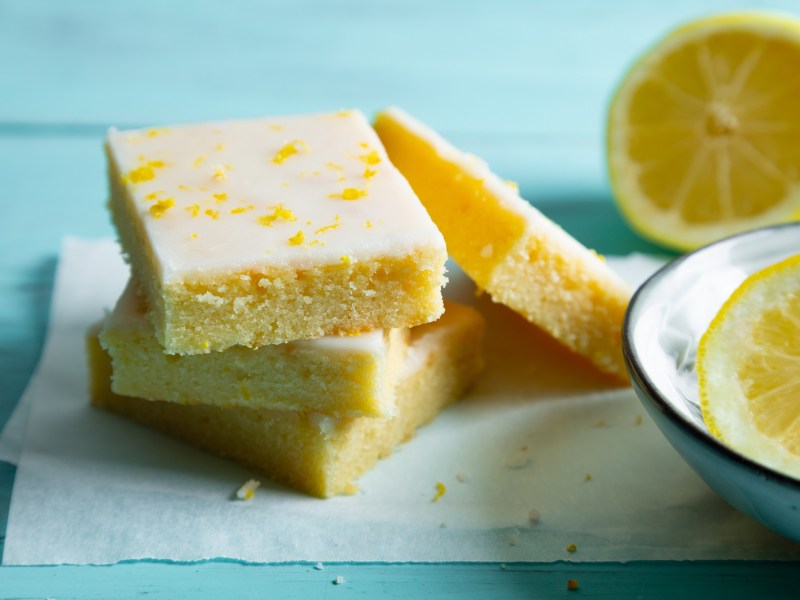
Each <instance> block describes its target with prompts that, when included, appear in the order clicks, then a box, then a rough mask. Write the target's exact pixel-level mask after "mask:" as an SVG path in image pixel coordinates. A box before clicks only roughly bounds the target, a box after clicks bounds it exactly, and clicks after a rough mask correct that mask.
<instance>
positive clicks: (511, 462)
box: [2, 239, 800, 564]
mask: <svg viewBox="0 0 800 600" xmlns="http://www.w3.org/2000/svg"><path fill="white" fill-rule="evenodd" d="M610 262H611V264H612V265H613V266H615V268H617V269H619V270H620V271H621V272H622V273H623V274H624V275H625V276H627V277H628V278H629V279H631V280H633V281H637V282H638V281H639V280H641V279H642V278H643V277H644V276H646V274H648V273H649V272H651V271H652V270H653V269H654V268H655V267H656V266H657V265H658V264H659V261H657V260H653V259H649V258H646V257H630V258H627V259H619V260H611V261H610ZM126 279H127V269H126V267H125V266H124V265H123V263H122V261H121V260H120V258H119V256H118V251H117V248H116V246H115V245H114V244H113V243H112V242H110V241H108V240H100V241H86V240H78V239H67V240H66V241H65V243H64V247H63V251H62V256H61V262H60V265H59V269H58V273H57V278H56V285H55V291H54V300H53V308H52V316H51V320H50V325H49V332H48V340H47V344H46V348H45V352H44V355H43V358H42V363H41V365H40V368H39V369H38V370H37V372H36V375H35V376H34V379H33V380H32V382H31V385H30V386H29V388H28V390H27V392H26V395H25V397H24V399H23V401H22V402H21V404H20V413H19V414H18V415H17V416H16V417H15V419H14V420H12V422H11V424H10V426H9V427H10V433H9V432H6V433H7V435H5V436H4V442H3V444H2V447H3V448H4V450H3V452H4V456H7V457H10V458H14V457H15V455H16V453H17V452H18V450H19V442H20V440H21V442H22V448H21V453H20V455H19V464H18V470H17V475H16V481H15V484H14V490H13V495H12V502H11V511H10V516H9V521H8V527H7V538H6V542H5V553H4V556H3V562H4V564H62V563H69V564H86V563H90V564H108V563H114V562H117V561H121V560H131V559H165V560H175V561H198V560H204V559H212V558H227V559H237V560H243V561H250V562H283V561H370V562H374V561H420V562H426V561H437V562H438V561H499V562H510V561H555V560H581V561H627V560H652V559H798V558H800V546H799V545H797V544H795V543H793V542H790V541H788V540H784V539H783V538H780V537H779V536H777V535H775V534H773V533H771V532H770V531H768V530H766V529H765V528H763V527H761V526H760V525H758V524H756V523H754V522H753V521H751V520H749V519H748V518H747V517H745V516H743V515H742V514H740V513H738V512H737V511H735V510H734V509H732V508H730V507H729V506H728V505H727V504H725V503H724V502H723V501H722V500H720V499H719V498H718V497H717V496H716V495H715V494H714V493H713V492H711V491H710V490H709V489H708V488H707V487H706V486H705V484H704V483H703V482H702V481H701V480H700V479H699V478H698V477H697V476H696V475H695V474H694V473H693V472H692V471H691V470H690V469H689V468H688V467H687V466H686V465H685V464H684V463H683V461H682V460H681V459H680V458H679V457H678V455H677V454H676V453H675V452H674V451H673V450H672V448H671V447H670V446H669V445H668V444H667V443H666V441H665V440H664V439H663V437H662V436H661V434H660V432H659V431H658V430H657V429H656V427H655V426H654V425H653V423H652V422H651V421H650V420H649V419H648V417H647V415H646V414H645V412H644V410H643V408H642V407H641V406H640V405H639V403H638V400H637V399H636V398H635V397H634V395H633V392H632V391H630V390H629V389H617V388H615V387H614V384H613V382H611V381H610V380H609V379H607V378H605V377H604V376H602V375H599V374H598V373H596V372H595V371H594V370H593V369H592V368H591V367H590V366H589V365H588V364H586V363H585V362H583V361H582V360H580V359H577V358H575V357H573V356H571V355H570V354H569V353H568V352H567V351H565V350H564V349H563V348H561V347H560V346H558V345H557V344H556V343H554V342H552V341H551V340H550V339H548V338H547V337H546V336H544V335H543V334H542V333H540V332H539V331H537V330H536V329H535V328H533V327H531V326H529V325H527V324H526V323H525V322H524V321H523V320H522V319H521V318H519V317H518V316H516V315H514V314H513V313H511V312H510V311H508V310H507V309H504V308H503V307H499V306H496V305H493V304H492V303H491V302H490V301H489V300H488V299H487V298H485V297H484V298H479V299H476V298H475V297H474V294H473V288H472V286H471V284H470V283H469V282H468V281H467V280H466V279H465V278H464V277H463V276H460V275H458V274H457V273H456V274H451V284H450V285H449V286H448V295H450V296H451V297H454V299H461V300H465V299H466V300H469V301H471V302H473V303H474V304H476V305H477V306H478V307H479V308H480V310H482V311H483V312H484V314H485V316H486V317H487V321H488V325H489V327H488V336H487V340H486V355H487V359H488V366H487V370H486V372H485V373H484V375H483V376H482V378H481V379H480V381H479V382H478V383H477V385H476V386H475V388H474V389H473V390H472V391H471V393H470V394H469V395H468V397H467V398H465V399H464V401H463V402H462V403H461V404H459V405H457V406H455V407H453V408H452V409H450V410H448V411H446V412H445V413H444V414H442V415H441V416H440V417H439V418H438V419H437V420H436V421H435V422H434V423H433V424H431V425H430V426H428V427H425V428H423V429H421V430H420V432H419V433H418V435H417V436H416V437H415V438H414V439H413V440H412V441H411V442H409V443H408V444H405V445H404V446H402V447H401V448H400V449H399V450H398V451H397V452H396V453H395V455H393V456H392V457H391V458H389V459H387V460H385V461H382V462H381V463H380V464H379V465H378V466H377V467H376V468H374V469H373V470H372V471H371V472H369V473H368V474H367V475H365V476H364V477H363V478H362V479H361V481H360V488H361V489H360V492H359V493H358V494H357V495H355V496H352V497H341V498H334V499H330V500H317V499H312V498H308V497H306V496H303V495H301V494H298V493H296V492H294V491H292V490H290V489H288V488H284V487H281V486H278V485H275V484H271V483H269V482H268V481H266V480H264V479H263V478H261V480H262V486H261V487H260V488H259V489H258V491H257V493H256V496H255V499H254V500H252V501H249V502H241V501H236V500H235V499H234V496H235V492H236V490H237V489H238V488H239V486H240V485H241V484H242V483H244V482H245V481H246V480H248V479H250V478H251V477H255V478H259V477H258V475H256V474H254V473H251V472H249V471H247V470H245V469H243V468H240V467H238V466H236V465H235V464H233V463H230V462H227V461H223V460H220V459H217V458H215V457H213V456H210V455H208V454H205V453H202V452H200V451H197V450H194V449H193V448H191V447H188V446H186V445H183V444H181V443H179V442H175V441H173V440H170V439H168V438H166V437H163V436H161V435H160V434H157V433H155V432H151V431H149V430H147V429H144V428H142V427H140V426H138V425H135V424H133V423H129V422H127V421H125V420H123V419H121V418H119V417H116V416H114V415H110V414H105V413H103V412H101V411H98V410H96V409H93V408H91V407H90V406H89V405H88V400H87V394H86V391H85V390H86V367H85V361H84V351H83V337H84V331H85V329H86V327H87V326H88V325H89V324H90V323H91V322H93V321H95V320H97V319H98V318H99V317H100V316H101V315H102V314H103V311H104V309H108V308H110V307H111V306H112V305H113V303H114V301H115V300H116V297H117V295H118V294H119V293H120V291H121V290H122V287H123V285H124V283H125V280H126ZM25 411H29V414H28V418H27V426H25V418H24V412H25ZM23 431H24V436H23V435H22V432H23ZM15 440H16V442H15ZM438 482H441V483H443V484H444V485H445V486H446V492H445V494H444V496H442V497H441V498H440V499H439V500H438V501H437V502H433V501H432V500H433V498H434V495H435V493H436V484H437V483H438ZM531 517H533V518H531ZM569 544H575V545H576V548H577V549H576V551H575V552H574V553H569V552H567V550H566V547H567V545H569Z"/></svg>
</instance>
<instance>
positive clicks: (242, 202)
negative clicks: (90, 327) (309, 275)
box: [108, 111, 445, 281]
mask: <svg viewBox="0 0 800 600" xmlns="http://www.w3.org/2000/svg"><path fill="white" fill-rule="evenodd" d="M108 147H109V150H110V155H111V158H112V160H113V161H114V163H115V164H116V166H117V168H118V170H119V173H120V175H121V176H122V177H123V180H124V181H126V186H127V188H128V190H129V191H130V195H131V197H132V199H133V202H134V203H135V209H136V212H137V213H138V215H139V217H140V218H141V219H142V221H143V222H144V224H145V227H146V231H147V235H148V238H149V241H150V243H151V245H152V248H153V253H154V255H155V256H156V257H157V260H158V261H159V263H160V267H161V272H162V276H163V277H164V279H165V280H167V281H168V280H170V279H172V278H181V277H184V276H186V275H191V274H192V273H196V272H198V271H203V270H206V271H238V270H246V269H249V268H256V269H257V268H258V267H259V266H260V265H278V266H286V267H290V268H303V267H308V266H311V265H313V264H338V263H340V262H341V261H342V260H343V257H350V260H364V259H371V258H374V257H376V256H384V255H390V256H398V255H399V256H402V255H405V254H407V253H409V252H411V251H413V250H415V249H419V248H422V247H431V246H433V247H437V248H440V249H442V251H443V252H444V247H445V246H444V239H443V238H442V236H441V234H440V233H439V232H438V230H437V229H436V226H435V225H434V224H433V222H432V221H431V220H430V218H429V217H428V215H427V213H426V212H425V209H424V208H423V206H422V205H421V204H420V202H419V200H418V199H417V198H416V196H415V195H414V192H413V191H412V189H411V187H410V185H409V184H408V182H407V181H406V180H405V179H404V178H403V176H402V175H401V174H400V173H399V171H397V169H396V168H395V167H394V166H393V165H392V164H391V163H390V162H389V159H388V157H387V156H386V152H385V151H384V149H383V146H382V144H381V142H380V140H379V139H378V137H377V135H376V134H375V132H374V131H373V130H372V128H371V127H370V125H369V123H368V122H367V120H366V118H365V117H364V116H363V115H362V114H361V113H360V112H358V111H343V112H340V113H330V114H316V115H307V116H294V117H280V118H262V119H253V120H248V121H225V122H216V123H201V124H193V125H181V126H174V127H167V128H162V129H151V130H131V131H117V130H114V129H112V130H111V131H110V132H109V134H108ZM287 147H288V148H289V150H288V151H287V150H286V149H287ZM376 159H377V162H375V161H376ZM371 163H375V164H371ZM137 169H139V170H138V171H137ZM367 169H369V170H370V171H371V172H374V173H373V174H370V173H367V172H366V170H367ZM142 175H144V180H142V177H141V176H142ZM150 175H152V176H153V177H152V178H149V176H150ZM345 190H351V191H350V192H349V193H350V194H355V195H358V194H360V193H362V192H363V193H364V194H365V195H363V196H362V197H359V198H357V199H353V200H347V199H344V198H343V197H342V196H343V194H346V193H347V192H345ZM215 194H216V196H215ZM195 206H196V207H197V208H196V209H193V207H195ZM278 206H282V207H283V208H284V209H286V211H290V212H284V213H283V216H281V211H280V210H279V211H278V213H277V214H276V207H278ZM242 209H244V210H242ZM207 211H210V212H207ZM231 211H234V212H233V213H232V212H231ZM237 211H242V212H237ZM193 212H194V213H195V216H192V215H193ZM270 215H271V216H274V217H277V218H275V219H274V220H272V222H271V223H267V224H265V222H264V219H262V222H261V223H260V222H259V217H268V218H267V221H269V217H270ZM215 216H216V218H214V217H215ZM286 216H288V217H289V218H288V219H287V218H285V217H286ZM290 219H291V220H290ZM368 223H369V225H371V226H369V225H368ZM330 226H333V227H330ZM324 228H328V229H324ZM300 231H302V232H303V238H304V239H303V242H302V243H299V244H292V243H291V242H290V239H292V238H294V237H295V236H296V235H297V234H298V232H300ZM295 240H296V238H295ZM344 260H346V259H344Z"/></svg>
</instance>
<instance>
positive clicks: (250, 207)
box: [228, 204, 255, 215]
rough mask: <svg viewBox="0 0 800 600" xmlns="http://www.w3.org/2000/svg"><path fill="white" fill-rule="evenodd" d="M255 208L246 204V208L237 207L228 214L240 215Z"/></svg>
mask: <svg viewBox="0 0 800 600" xmlns="http://www.w3.org/2000/svg"><path fill="white" fill-rule="evenodd" d="M254 208H255V206H253V205H252V204H248V205H247V206H237V207H236V208H232V209H230V210H229V211H228V212H229V213H231V214H232V215H240V214H242V213H243V212H247V211H248V210H253V209H254Z"/></svg>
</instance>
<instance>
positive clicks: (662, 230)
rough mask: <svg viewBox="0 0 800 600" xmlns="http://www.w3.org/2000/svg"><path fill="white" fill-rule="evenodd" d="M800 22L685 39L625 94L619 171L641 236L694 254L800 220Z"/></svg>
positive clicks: (698, 29) (712, 30)
mask: <svg viewBox="0 0 800 600" xmlns="http://www.w3.org/2000/svg"><path fill="white" fill-rule="evenodd" d="M798 74H800V20H797V19H794V18H791V17H784V16H780V15H773V14H766V13H738V14H726V15H717V16H712V17H708V18H704V19H700V20H698V21H694V22H692V23H689V24H686V25H684V26H682V27H679V28H678V29H676V30H675V31H673V32H672V33H670V34H669V35H667V36H666V37H665V38H664V39H662V40H661V41H660V42H659V43H657V44H656V45H655V47H653V48H652V49H651V50H650V51H649V52H647V53H646V54H645V55H644V56H643V57H642V58H641V59H639V61H638V62H637V63H636V64H635V65H634V66H633V68H631V70H630V71H629V72H628V74H627V75H626V76H625V78H624V80H623V81H622V83H621V84H620V86H619V88H618V90H617V93H616V95H615V96H614V98H613V100H612V103H611V107H610V110H609V118H608V125H607V126H608V130H607V152H608V167H609V172H610V177H611V185H612V188H613V191H614V195H615V197H616V200H617V203H618V205H619V207H620V209H621V211H622V213H623V215H624V216H625V217H626V219H627V220H628V221H629V222H630V223H631V225H632V226H633V227H634V229H636V230H638V231H639V232H640V233H641V234H642V235H644V236H646V237H648V238H650V239H652V240H653V241H656V242H658V243H661V244H663V245H665V246H668V247H672V248H676V249H680V250H688V249H692V248H696V247H698V246H701V245H704V244H706V243H709V242H712V241H714V240H717V239H720V238H722V237H725V236H727V235H730V234H733V233H738V232H741V231H745V230H748V229H753V228H755V227H760V226H764V225H769V224H775V223H779V222H784V221H789V220H794V219H798V218H800V76H799V75H798Z"/></svg>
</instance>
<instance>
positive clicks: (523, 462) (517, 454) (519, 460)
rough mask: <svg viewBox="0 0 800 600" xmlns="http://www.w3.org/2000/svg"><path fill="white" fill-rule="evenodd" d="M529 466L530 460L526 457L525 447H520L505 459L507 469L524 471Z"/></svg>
mask: <svg viewBox="0 0 800 600" xmlns="http://www.w3.org/2000/svg"><path fill="white" fill-rule="evenodd" d="M529 464H531V458H530V456H528V447H527V446H522V447H521V448H519V449H518V450H515V451H514V452H512V453H511V454H509V455H508V456H507V457H506V467H507V468H509V469H515V470H516V469H524V468H525V467H527V466H528V465H529Z"/></svg>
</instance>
